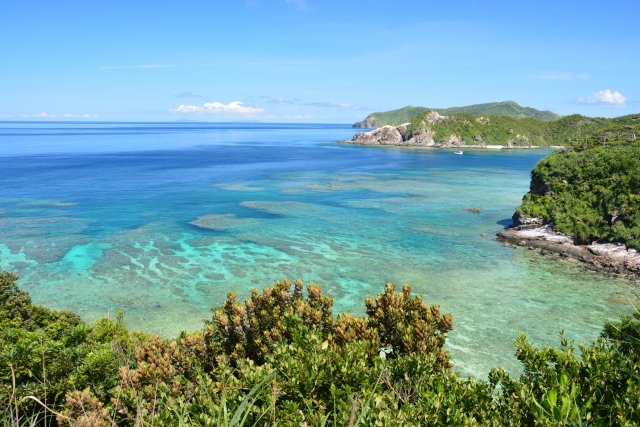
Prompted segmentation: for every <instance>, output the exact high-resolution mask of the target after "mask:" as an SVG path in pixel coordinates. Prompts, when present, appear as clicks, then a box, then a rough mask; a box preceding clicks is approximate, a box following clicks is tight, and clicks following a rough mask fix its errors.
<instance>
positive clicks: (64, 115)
mask: <svg viewBox="0 0 640 427" xmlns="http://www.w3.org/2000/svg"><path fill="white" fill-rule="evenodd" d="M62 117H67V118H70V117H73V114H63V115H62Z"/></svg>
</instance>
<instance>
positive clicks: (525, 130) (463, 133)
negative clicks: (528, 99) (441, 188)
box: [409, 111, 640, 146]
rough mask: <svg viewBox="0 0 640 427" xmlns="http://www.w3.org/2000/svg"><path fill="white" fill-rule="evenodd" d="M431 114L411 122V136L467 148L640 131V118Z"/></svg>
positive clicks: (560, 142)
mask: <svg viewBox="0 0 640 427" xmlns="http://www.w3.org/2000/svg"><path fill="white" fill-rule="evenodd" d="M429 113H430V112H428V111H427V112H424V113H421V114H418V115H417V116H416V117H414V118H413V119H411V122H410V123H411V125H410V127H409V133H410V134H412V135H416V134H420V133H421V132H423V133H424V132H425V131H426V130H427V129H428V130H429V131H431V132H434V135H433V140H434V141H436V142H440V141H447V140H450V139H451V137H452V136H454V135H455V136H456V137H457V139H458V140H463V141H465V143H466V144H467V145H478V144H480V145H482V144H486V145H503V144H505V143H507V142H508V141H511V143H512V145H515V146H529V145H533V146H558V145H562V146H572V145H576V144H578V145H579V144H580V143H581V142H582V141H585V140H590V139H593V138H601V137H602V135H607V134H609V133H611V134H612V135H618V134H619V133H620V132H627V131H632V130H636V132H637V130H638V129H640V120H639V118H640V114H636V115H630V116H623V117H618V118H615V119H605V118H591V117H585V116H581V115H579V114H574V115H572V116H566V117H562V118H560V119H558V120H554V121H542V120H539V119H537V118H531V117H529V118H522V119H519V118H514V117H508V116H474V115H471V114H449V115H447V116H446V118H441V119H440V120H439V121H437V122H433V120H431V121H430V119H429V117H428V116H429Z"/></svg>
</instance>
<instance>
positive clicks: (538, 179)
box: [517, 125, 640, 248]
mask: <svg viewBox="0 0 640 427" xmlns="http://www.w3.org/2000/svg"><path fill="white" fill-rule="evenodd" d="M639 137H640V133H639V132H638V131H637V130H636V129H634V128H633V127H627V126H626V125H624V126H620V127H618V128H617V129H609V130H605V131H602V132H599V133H597V134H594V135H591V136H589V137H585V138H584V139H582V140H579V141H576V142H575V143H574V144H573V145H571V146H570V147H568V148H567V149H566V150H564V151H562V152H556V153H553V154H551V155H549V156H547V157H545V158H544V159H542V160H541V161H540V162H538V164H537V165H536V166H535V168H534V169H533V171H532V172H531V189H530V191H529V193H528V194H526V195H525V197H524V199H523V202H522V204H521V205H520V206H519V207H518V209H517V212H518V213H521V214H524V215H526V216H531V217H538V218H543V219H545V220H546V221H548V222H553V223H554V224H555V226H556V227H557V229H558V230H560V231H562V232H563V233H565V234H568V235H570V236H574V237H575V238H576V240H577V242H578V243H591V242H592V241H596V240H597V241H602V242H622V243H626V244H627V245H628V246H630V247H633V248H640V138H639Z"/></svg>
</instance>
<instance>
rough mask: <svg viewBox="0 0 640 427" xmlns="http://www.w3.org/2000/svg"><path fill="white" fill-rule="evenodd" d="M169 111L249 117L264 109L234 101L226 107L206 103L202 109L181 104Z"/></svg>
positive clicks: (219, 103) (220, 104)
mask: <svg viewBox="0 0 640 427" xmlns="http://www.w3.org/2000/svg"><path fill="white" fill-rule="evenodd" d="M169 111H171V112H172V113H193V114H237V115H251V114H259V113H262V112H263V111H264V109H263V108H260V107H251V106H247V105H244V104H243V103H242V102H240V101H234V102H230V103H228V104H226V105H225V104H223V103H221V102H208V103H206V104H204V105H203V106H202V107H200V106H198V105H184V104H183V105H181V106H179V107H178V108H176V109H174V110H169Z"/></svg>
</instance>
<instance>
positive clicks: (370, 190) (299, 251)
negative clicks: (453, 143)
mask: <svg viewBox="0 0 640 427" xmlns="http://www.w3.org/2000/svg"><path fill="white" fill-rule="evenodd" d="M354 132H355V130H354V129H351V128H349V127H347V126H344V125H265V124H205V123H198V124H118V123H112V124H52V123H46V124H43V123H38V124H25V123H2V124H0V149H1V151H0V170H2V171H3V173H2V174H1V175H0V188H2V192H0V267H2V268H3V269H6V270H13V271H15V272H17V273H18V274H19V275H20V276H21V279H20V284H21V286H22V287H23V288H25V289H26V290H28V291H29V292H31V294H32V296H33V299H34V300H35V301H36V302H37V303H42V304H45V305H47V306H49V307H53V308H58V309H62V308H65V309H72V310H75V311H77V312H79V313H80V314H81V315H82V316H83V318H85V319H86V320H93V319H96V318H98V317H101V316H105V315H107V314H112V313H114V312H115V311H116V310H118V309H124V310H125V313H126V319H127V322H128V323H129V325H130V326H132V327H133V328H136V329H141V330H144V331H147V332H153V333H161V334H163V335H165V336H172V335H176V334H177V333H178V332H179V331H180V330H183V329H186V330H194V329H198V328H199V327H200V326H201V324H202V319H205V318H208V317H209V316H210V313H209V311H208V310H209V308H210V307H212V306H216V305H219V304H220V303H221V302H222V301H223V300H224V298H225V297H226V294H227V292H228V291H230V290H235V291H237V292H238V294H239V295H240V298H241V299H242V298H243V297H247V296H248V295H249V291H250V289H252V288H255V287H263V286H269V285H271V284H272V283H273V282H274V281H275V280H276V279H282V278H285V277H288V278H292V279H294V278H302V279H303V280H304V281H305V282H314V283H318V284H321V285H322V286H323V288H324V290H325V292H327V293H329V294H330V295H332V296H333V297H334V299H335V301H336V306H335V310H334V312H340V311H351V312H353V313H358V314H362V313H363V311H364V310H363V309H364V302H363V301H364V298H365V297H366V296H369V295H375V294H376V293H378V292H380V291H381V290H382V288H383V286H384V283H385V282H392V283H395V284H397V285H398V286H401V285H402V284H403V283H410V284H412V285H413V288H414V290H415V291H416V292H419V293H422V294H423V295H424V299H425V301H426V302H428V303H435V304H439V305H440V306H441V307H442V309H443V311H445V312H450V313H452V314H453V318H454V323H455V328H454V330H453V332H452V333H451V334H450V336H449V339H448V344H447V347H448V350H449V351H450V352H451V353H452V355H453V359H454V362H455V364H456V369H457V370H458V371H459V372H460V373H462V374H465V375H467V374H474V375H478V376H485V375H486V373H487V372H488V370H489V369H490V368H491V367H493V366H497V365H504V366H506V367H507V368H508V369H509V370H511V371H512V372H517V370H518V364H517V361H516V359H515V357H514V355H513V353H514V352H513V347H512V343H513V341H514V339H515V338H516V336H517V333H518V331H524V332H526V333H528V334H529V336H530V337H531V338H532V340H533V342H534V343H536V344H538V345H545V344H553V345H557V344H558V342H559V339H558V327H561V328H563V329H565V331H566V336H567V337H569V338H572V339H575V340H576V341H589V340H592V339H594V338H595V337H597V335H598V333H599V331H600V329H601V326H602V323H603V322H604V320H606V319H610V318H615V317H617V316H618V315H620V314H621V313H628V312H630V306H629V305H628V304H626V303H625V299H626V298H628V297H630V296H631V294H632V290H633V289H634V286H635V285H634V284H633V283H629V282H627V281H625V280H621V279H614V278H609V277H606V276H602V275H597V274H595V273H592V272H590V271H588V270H585V269H584V268H583V267H582V266H580V265H579V264H577V263H573V262H570V261H559V260H556V259H554V258H551V257H541V256H540V255H534V254H532V253H530V252H529V251H527V250H522V249H518V250H514V249H511V248H505V247H503V246H502V245H501V244H499V243H497V242H495V241H494V240H493V237H494V236H495V233H496V232H497V231H499V230H502V229H503V228H504V226H505V225H507V224H508V223H510V219H509V218H510V216H511V214H512V213H513V210H514V208H515V207H516V206H517V205H518V204H519V202H520V200H521V198H522V196H523V194H524V193H525V192H526V191H527V189H528V184H529V171H530V170H531V168H532V167H533V166H534V165H535V163H536V162H537V161H538V160H539V159H540V158H541V157H543V156H545V155H546V154H548V152H545V151H535V150H532V151H510V152H507V151H505V152H502V151H490V150H484V151H482V150H465V154H464V155H463V156H456V155H453V154H452V153H451V152H450V151H444V150H428V149H422V150H421V149H409V148H405V149H400V148H385V147H361V146H351V145H342V144H335V143H334V141H337V140H341V139H347V138H350V137H351V136H352V135H353V134H354ZM470 207H478V208H481V209H482V213H480V214H474V213H468V212H465V211H464V210H465V209H467V208H470ZM482 233H487V236H485V237H483V236H481V234H482ZM534 258H538V259H541V262H539V263H534V262H531V260H532V259H534Z"/></svg>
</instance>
